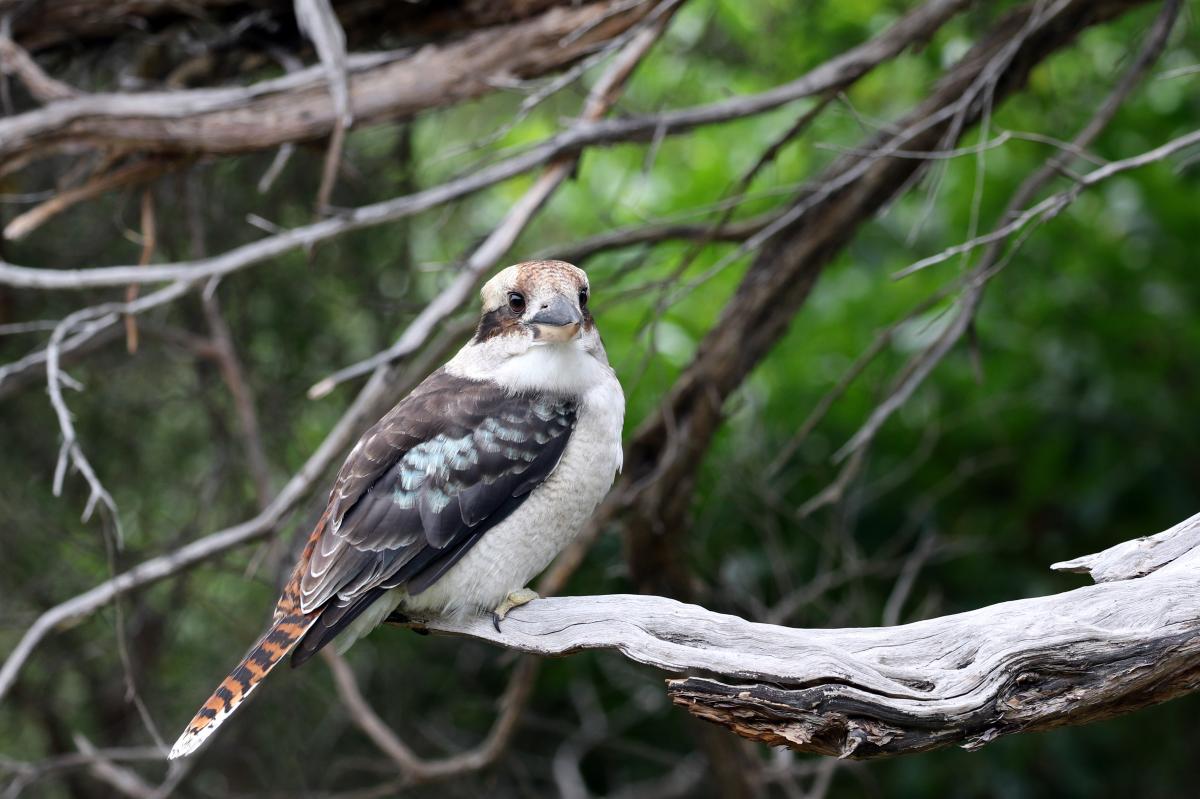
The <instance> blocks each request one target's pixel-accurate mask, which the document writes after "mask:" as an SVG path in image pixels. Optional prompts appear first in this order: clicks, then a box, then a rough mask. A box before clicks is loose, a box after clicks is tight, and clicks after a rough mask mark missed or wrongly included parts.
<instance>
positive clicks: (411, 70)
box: [0, 0, 655, 174]
mask: <svg viewBox="0 0 1200 799" xmlns="http://www.w3.org/2000/svg"><path fill="white" fill-rule="evenodd" d="M617 6H619V8H615V7H617ZM654 7H655V4H654V3H652V2H645V3H639V4H636V5H633V6H629V4H627V3H626V4H622V2H621V0H607V1H606V2H598V3H589V4H584V5H579V6H571V7H562V8H552V9H550V10H548V11H546V12H545V13H544V14H541V15H539V16H536V17H533V18H532V19H529V20H525V21H522V22H518V23H514V24H512V25H506V26H500V27H497V28H492V29H487V30H484V31H479V32H476V33H472V34H470V35H468V36H466V37H463V38H461V39H458V40H455V41H452V42H449V43H445V44H442V45H440V46H438V45H431V46H429V47H423V48H421V49H419V50H416V51H415V52H414V51H402V52H399V53H375V54H365V55H356V56H352V57H349V58H347V59H346V61H345V67H346V72H347V79H346V89H347V94H348V111H347V112H346V113H339V108H338V106H339V103H338V102H337V101H336V99H335V95H334V94H331V92H330V83H329V80H328V71H327V69H326V67H325V66H324V65H316V66H313V67H310V68H308V69H304V70H300V71H297V72H294V73H291V74H288V75H285V76H283V77H280V78H275V79H271V80H266V81H262V82H260V83H256V84H253V85H251V86H246V87H232V88H226V89H195V90H187V91H172V92H144V93H140V94H126V93H115V94H108V93H104V94H90V95H86V96H82V97H75V98H68V99H63V100H60V101H57V102H52V103H50V104H48V105H46V106H44V107H42V108H38V109H35V110H32V111H27V112H25V113H23V114H19V115H17V116H14V117H10V118H7V119H3V120H0V174H5V173H7V172H11V171H13V170H14V169H18V168H20V167H21V166H23V165H24V164H26V163H28V162H29V161H31V160H34V159H38V158H43V157H45V156H47V155H51V154H53V153H57V152H64V151H78V150H86V149H93V148H97V147H114V148H117V149H120V150H125V151H136V152H140V153H143V154H149V153H169V154H179V153H188V154H193V155H199V154H231V153H244V152H250V151H255V150H262V149H268V148H271V147H277V146H279V145H281V144H285V143H288V142H297V141H306V140H311V139H318V138H323V137H326V136H329V135H330V134H332V133H334V131H335V130H336V128H337V126H338V125H339V124H340V123H339V120H342V123H345V122H346V117H347V115H348V114H353V120H354V122H355V123H356V124H359V125H364V124H375V123H380V122H385V121H389V120H395V119H401V118H405V117H409V116H412V115H413V114H416V113H418V112H420V111H427V110H430V109H433V108H441V107H444V106H446V105H450V104H454V103H458V102H461V101H463V100H467V99H471V98H474V97H478V96H480V95H482V94H486V93H488V92H491V91H494V90H495V88H496V86H497V85H498V84H500V83H503V82H504V81H506V80H511V79H512V78H522V79H527V78H531V77H536V76H539V75H544V74H546V73H549V72H553V71H556V70H558V69H561V68H562V67H564V66H567V65H569V64H571V63H573V62H574V61H576V60H577V59H579V58H581V57H583V56H585V55H586V54H588V53H590V52H591V51H592V50H594V49H595V48H596V47H598V46H599V45H601V44H602V43H603V42H606V41H608V40H609V39H611V38H613V37H614V36H616V35H617V34H619V33H620V32H622V31H624V30H626V29H628V28H629V27H631V26H632V25H634V24H636V23H637V22H638V21H639V20H641V19H642V18H643V17H644V16H645V15H646V14H647V13H649V12H650V11H651V10H652V9H653V8H654ZM581 29H584V30H586V32H585V33H583V34H582V35H578V36H573V37H572V34H574V33H576V32H578V31H580V30H581Z"/></svg>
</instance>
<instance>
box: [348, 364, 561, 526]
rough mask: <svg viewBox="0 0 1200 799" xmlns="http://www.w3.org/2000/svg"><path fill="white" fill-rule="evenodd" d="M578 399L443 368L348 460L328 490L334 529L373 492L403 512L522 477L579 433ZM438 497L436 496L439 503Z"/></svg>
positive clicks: (364, 438)
mask: <svg viewBox="0 0 1200 799" xmlns="http://www.w3.org/2000/svg"><path fill="white" fill-rule="evenodd" d="M577 413H578V401H577V400H576V399H575V398H573V397H571V396H567V395H558V394H551V393H544V392H512V391H509V390H506V389H505V388H504V387H502V386H500V385H498V384H497V383H494V382H492V381H489V380H473V379H470V378H467V377H463V376H460V375H456V374H452V373H450V372H448V371H446V370H445V368H442V369H438V370H437V371H435V372H434V373H433V374H431V375H430V376H429V377H427V378H426V379H425V380H424V381H422V383H421V384H420V385H418V386H417V387H416V388H415V389H413V391H412V392H411V393H410V394H408V396H406V397H405V398H404V399H403V400H401V401H400V402H399V403H398V404H397V405H396V406H395V407H394V408H392V409H391V410H390V411H389V412H388V413H387V414H385V415H384V416H383V417H382V418H381V419H380V420H379V421H378V422H376V423H375V424H374V425H372V426H371V427H370V428H369V429H368V430H367V431H366V432H365V433H364V434H363V435H362V437H361V438H360V439H359V441H358V443H357V444H356V445H355V447H354V449H353V450H352V451H351V453H350V455H349V456H348V457H347V458H346V461H345V463H344V464H343V466H342V469H341V471H340V472H339V474H338V477H337V479H336V481H335V482H334V486H333V489H332V491H331V492H330V501H329V510H330V523H331V526H332V527H333V528H334V529H338V528H340V527H341V526H342V523H343V522H344V520H346V518H347V516H348V515H350V514H351V513H352V511H353V508H354V506H355V505H356V504H358V503H360V502H361V500H363V498H364V497H365V496H366V495H367V494H368V493H380V492H381V491H386V492H387V494H388V495H389V499H390V501H393V502H395V503H397V504H399V505H400V506H404V505H406V504H408V503H409V502H410V501H411V502H414V503H415V502H416V497H417V495H418V493H420V492H424V494H425V495H428V494H429V493H430V492H431V491H432V492H437V493H440V494H445V495H447V496H455V495H457V494H460V493H462V492H463V491H464V490H466V489H468V488H470V487H471V486H473V485H475V484H478V483H485V482H493V481H494V480H495V479H496V478H497V477H498V476H500V475H502V474H505V473H513V472H517V473H519V472H522V471H525V469H527V468H528V466H529V464H531V463H533V462H534V461H535V460H537V459H538V456H539V454H541V453H542V451H543V450H544V449H545V447H546V446H547V445H550V444H554V443H561V442H559V441H558V440H559V439H561V438H562V437H563V436H564V435H566V434H569V433H570V431H571V429H573V427H574V425H575V421H576V416H577ZM438 500H439V497H438V496H434V497H432V498H430V501H431V502H432V503H433V504H435V505H436V504H437V503H438Z"/></svg>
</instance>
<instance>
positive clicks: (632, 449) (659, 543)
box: [617, 0, 1143, 598]
mask: <svg viewBox="0 0 1200 799" xmlns="http://www.w3.org/2000/svg"><path fill="white" fill-rule="evenodd" d="M1142 2H1143V0H1108V1H1107V2H1092V1H1091V0H1075V2H1071V3H1069V4H1068V5H1067V6H1066V7H1065V8H1064V9H1062V11H1061V12H1060V13H1058V14H1057V15H1055V16H1054V17H1053V18H1052V19H1050V20H1048V21H1046V22H1044V23H1042V24H1040V25H1031V24H1030V21H1031V19H1033V18H1034V16H1035V15H1036V14H1037V13H1039V10H1040V11H1044V4H1040V3H1033V4H1030V5H1027V6H1024V7H1022V8H1019V9H1017V10H1015V11H1013V12H1012V13H1010V14H1008V15H1007V16H1005V17H1004V19H1003V20H1001V21H1000V22H999V23H998V24H997V25H996V27H995V28H994V29H993V30H992V31H991V33H990V34H988V35H987V36H985V37H983V38H982V39H981V40H980V41H979V42H978V43H977V44H976V45H975V46H974V47H973V48H972V49H971V50H970V52H968V53H967V55H966V56H965V57H964V58H963V59H962V60H961V61H960V62H959V63H958V64H957V65H956V66H955V67H953V68H952V69H951V70H949V72H948V73H947V74H946V76H945V77H944V78H943V79H942V80H941V81H940V82H939V84H938V86H937V87H936V88H935V89H934V91H933V92H932V93H931V94H930V96H929V97H928V99H926V100H925V101H924V102H922V103H921V104H920V105H919V106H918V107H917V108H915V109H914V110H913V111H912V112H911V113H909V114H908V115H907V116H906V117H904V118H903V119H902V120H900V121H899V122H898V123H896V124H895V125H894V126H893V128H894V129H895V130H898V131H900V132H899V133H897V134H892V133H890V132H885V133H883V134H879V135H876V136H872V137H871V138H869V139H868V140H867V141H865V142H864V143H862V144H861V145H860V146H859V147H858V148H857V149H856V150H854V153H853V154H851V155H847V156H844V157H842V158H840V159H839V160H838V161H837V162H835V163H834V164H833V165H832V166H831V167H830V168H829V169H828V170H826V172H825V173H824V174H823V175H822V176H821V177H820V178H819V179H818V180H817V181H815V182H814V183H813V184H812V187H811V188H810V189H808V190H806V191H805V192H803V193H802V194H801V195H800V197H799V198H798V200H797V202H796V204H795V206H794V211H795V212H796V213H795V215H794V218H793V219H792V220H791V221H790V222H789V223H788V224H787V225H786V227H784V228H783V229H782V230H781V231H780V232H779V233H778V234H777V235H776V236H774V237H773V238H771V239H770V240H769V241H767V242H766V244H765V246H764V247H763V248H762V250H761V251H760V252H759V253H758V255H757V257H756V258H755V259H754V261H753V263H752V264H751V266H750V267H749V269H748V270H747V272H746V275H745V277H744V278H743V280H742V282H741V284H740V285H739V287H738V289H737V292H736V293H735V294H734V296H733V297H732V299H730V300H729V302H728V303H726V305H725V311H724V313H723V314H722V315H721V318H720V319H719V320H718V322H717V324H715V325H714V326H713V327H712V329H711V331H710V332H709V333H708V335H707V336H706V337H705V338H704V340H703V341H702V342H701V344H700V346H699V348H698V350H697V354H696V356H695V359H694V360H693V362H692V363H691V364H690V366H689V367H688V368H687V369H686V370H685V372H684V373H683V374H682V375H681V376H680V378H679V379H678V380H677V381H676V383H675V385H674V386H673V387H672V389H671V392H670V393H669V394H668V395H667V397H666V398H665V399H664V401H663V403H662V405H661V407H660V409H659V410H658V412H656V413H655V414H654V415H653V416H651V417H650V418H648V419H647V420H646V421H645V422H644V423H643V424H642V426H641V427H640V428H639V429H638V430H637V432H636V434H635V435H634V437H633V440H632V441H631V442H630V444H629V446H628V448H627V451H626V458H625V472H624V477H623V479H622V483H621V486H620V492H621V493H620V494H619V495H618V500H617V501H618V502H619V503H620V504H621V505H622V506H623V507H622V509H621V510H622V515H623V517H624V520H625V522H626V526H625V530H626V548H627V552H628V560H629V565H630V572H631V575H632V577H633V579H634V583H635V584H636V585H637V586H638V588H639V590H643V591H647V592H652V593H666V594H670V595H673V596H677V597H680V598H687V597H688V596H689V595H690V587H689V583H688V575H687V572H686V565H685V564H686V558H684V557H683V556H682V555H681V553H682V552H683V551H684V550H685V547H684V545H683V543H682V539H683V538H684V537H685V536H686V531H687V524H686V523H685V521H684V520H686V519H687V518H688V508H689V506H690V503H691V499H692V492H693V488H694V482H695V477H696V472H697V470H698V468H699V466H700V464H701V462H702V459H703V454H704V452H705V451H706V450H707V448H708V445H709V442H710V441H711V440H712V436H713V433H714V432H715V431H716V429H717V427H718V426H719V424H720V423H721V421H722V408H723V406H724V403H725V400H726V399H728V397H729V396H730V394H731V393H732V392H733V391H734V390H735V389H736V388H737V387H738V386H739V385H741V383H742V381H743V380H744V379H745V377H746V376H747V375H748V374H749V373H750V372H751V371H752V370H753V369H754V368H755V367H756V366H757V365H758V364H759V362H760V361H762V359H763V358H764V357H765V356H766V355H767V353H769V352H770V350H771V349H772V348H773V347H774V346H775V344H776V342H778V341H779V340H780V339H781V338H782V337H783V335H784V333H785V332H786V331H787V328H788V326H789V325H790V323H791V321H792V319H793V318H795V316H796V314H797V313H798V312H799V310H800V308H801V307H802V306H803V305H804V302H805V301H806V300H807V298H808V296H809V294H810V292H811V291H812V289H813V287H814V286H815V285H816V282H817V279H818V278H819V277H820V275H821V273H822V272H823V270H824V269H825V267H827V266H828V265H829V264H830V263H831V262H832V261H833V259H834V258H836V257H837V255H838V254H839V253H841V252H842V251H843V248H844V247H845V245H846V243H847V242H848V241H849V240H850V239H851V238H852V237H853V236H854V235H855V234H856V233H857V232H858V230H859V228H861V227H862V226H863V225H864V224H866V223H867V222H869V221H870V220H871V219H873V218H874V216H875V214H876V213H878V212H879V210H880V209H881V208H883V207H884V206H885V205H886V204H887V203H888V202H889V201H890V200H891V199H892V197H893V196H894V195H895V194H896V192H897V191H899V190H900V189H901V188H902V187H904V186H907V185H909V182H910V180H911V179H912V178H913V177H914V176H915V175H916V173H917V172H918V171H919V170H921V169H922V168H923V166H924V165H925V163H926V162H925V161H923V160H921V159H914V158H894V157H887V156H886V154H883V155H880V154H879V153H880V152H881V151H886V150H888V149H902V150H907V151H917V152H920V151H929V150H936V149H939V148H945V147H953V146H954V144H955V143H956V142H957V141H958V139H959V138H960V137H961V135H962V134H963V133H964V132H966V131H967V130H968V129H969V128H970V127H971V126H972V125H974V123H975V122H976V121H977V120H978V119H979V117H980V114H981V113H982V112H983V110H984V109H985V108H986V107H987V106H988V105H990V104H998V103H1000V102H1001V101H1003V100H1004V99H1006V98H1007V97H1009V96H1010V95H1012V94H1013V93H1015V92H1016V91H1018V90H1019V89H1020V88H1021V87H1022V86H1024V84H1025V82H1026V80H1027V79H1028V77H1029V73H1030V70H1032V69H1033V68H1034V67H1035V66H1037V65H1038V64H1040V63H1042V62H1043V61H1044V60H1045V59H1046V58H1048V57H1049V56H1051V55H1053V54H1054V53H1056V52H1058V51H1059V50H1061V49H1062V48H1064V47H1065V46H1067V45H1069V44H1070V43H1071V42H1072V41H1074V39H1075V38H1076V37H1077V36H1078V35H1079V33H1080V32H1082V31H1083V30H1086V29H1087V28H1088V27H1090V26H1092V25H1096V24H1100V23H1103V22H1106V21H1108V20H1111V19H1113V18H1114V17H1117V16H1119V15H1121V14H1123V13H1124V12H1126V11H1128V10H1129V9H1131V8H1133V7H1136V6H1138V5H1140V4H1141V3H1142ZM1026 29H1031V30H1026ZM1023 31H1025V32H1026V33H1027V35H1024V37H1023V38H1022V32H1023ZM1017 41H1019V46H1017V47H1016V49H1015V52H1013V53H1012V54H1011V58H1010V59H1009V60H1008V61H1007V63H1001V62H999V61H998V60H997V59H998V57H1000V56H1001V55H1002V54H1003V53H1004V52H1005V51H1006V49H1007V48H1009V47H1010V46H1011V45H1012V44H1013V43H1014V42H1017ZM982 79H990V80H993V81H994V90H993V91H991V92H987V91H978V92H976V93H975V96H974V98H973V99H971V100H970V102H968V103H966V104H963V105H962V107H961V109H959V108H958V106H959V104H960V103H962V101H963V98H964V96H965V95H966V94H967V92H968V90H969V89H971V87H972V86H974V85H976V84H977V83H978V82H979V81H981V80H982ZM956 111H957V112H956Z"/></svg>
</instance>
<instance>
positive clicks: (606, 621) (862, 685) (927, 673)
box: [421, 515, 1200, 758]
mask: <svg viewBox="0 0 1200 799" xmlns="http://www.w3.org/2000/svg"><path fill="white" fill-rule="evenodd" d="M1054 568H1056V569H1059V570H1073V571H1074V570H1083V569H1095V570H1096V571H1094V572H1093V574H1095V575H1096V576H1097V579H1101V580H1107V581H1108V582H1103V583H1100V584H1097V585H1094V586H1089V587H1086V588H1079V589H1076V590H1074V591H1067V592H1065V593H1061V594H1054V595H1051V596H1045V597H1038V598H1034V599H1022V600H1017V601H1014V602H1004V603H1001V604H998V605H992V606H990V607H986V608H980V609H979V610H974V611H970V612H968V613H960V614H956V615H953V616H944V617H941V618H936V619H929V620H927V621H920V622H915V623H913V624H905V625H901V626H897V627H877V628H862V629H844V630H800V629H791V628H787V627H777V626H772V625H767V624H755V623H752V622H748V621H745V620H743V619H739V618H737V617H735V616H728V615H723V614H718V613H713V612H711V611H708V610H705V609H703V608H700V607H697V606H695V605H684V604H681V603H679V602H676V601H674V600H670V599H666V598H663V597H655V596H633V595H614V596H592V597H562V598H552V599H542V600H537V601H535V602H531V603H530V604H528V605H526V606H523V607H521V608H518V609H516V610H514V611H512V612H511V613H510V614H509V616H508V617H507V618H505V620H504V622H503V626H502V631H501V632H496V630H495V629H494V628H493V627H492V623H491V619H490V617H478V618H473V619H467V620H465V621H457V622H456V621H447V620H442V619H435V620H430V621H427V622H424V623H423V624H422V625H421V626H423V627H424V628H426V629H429V630H433V631H435V632H444V633H451V634H455V635H466V636H470V637H472V638H479V639H483V640H487V641H492V642H494V643H497V644H500V645H502V646H506V647H509V648H511V649H518V650H521V651H524V652H534V653H538V654H542V655H564V654H569V653H572V652H577V651H579V650H584V649H616V650H618V651H620V652H621V653H622V654H624V655H625V656H626V657H628V658H630V659H632V660H635V661H637V662H639V663H645V664H648V665H652V666H656V667H658V668H661V669H664V670H667V671H669V672H675V673H692V672H699V674H695V675H694V676H687V677H681V678H678V679H670V680H668V682H667V690H668V693H669V695H670V696H671V698H672V700H673V701H675V702H676V703H677V704H679V705H680V706H682V707H684V708H686V709H687V710H688V711H689V712H691V713H693V714H695V715H696V716H698V717H699V718H702V719H705V720H707V721H712V722H715V723H717V724H720V725H722V726H725V727H727V728H729V729H730V730H732V731H734V732H736V733H738V734H739V735H742V736H745V737H747V738H751V739H753V740H757V741H763V742H765V743H769V744H773V745H781V746H788V747H791V748H793V749H797V750H801V751H806V752H816V753H820V754H825V755H836V756H839V757H851V758H871V757H879V756H884V755H895V754H909V753H914V752H921V751H925V750H928V749H935V748H939V747H944V746H951V745H955V746H962V747H964V748H967V749H975V748H978V747H980V746H983V745H984V744H986V743H988V742H990V741H992V740H994V739H996V738H998V737H1000V736H1002V735H1008V734H1012V733H1018V732H1033V731H1037V730H1045V729H1050V728H1053V727H1061V726H1065V725H1080V724H1086V723H1089V722H1092V721H1096V720H1098V719H1104V718H1109V717H1111V716H1116V715H1121V714H1125V713H1130V712H1133V711H1135V710H1137V709H1139V708H1142V707H1145V706H1147V705H1152V704H1157V703H1161V702H1165V701H1167V700H1169V699H1173V698H1175V697H1178V696H1180V695H1182V694H1185V693H1188V692H1191V691H1195V690H1196V689H1197V688H1198V687H1200V515H1197V516H1193V517H1192V518H1190V519H1188V520H1187V521H1185V522H1183V523H1181V524H1179V525H1177V526H1176V527H1174V528H1172V529H1171V530H1168V531H1166V532H1164V533H1160V534H1159V535H1157V536H1154V537H1152V538H1148V539H1140V540H1139V541H1136V542H1129V543H1126V544H1121V545H1118V546H1116V547H1113V548H1112V549H1109V550H1107V551H1105V552H1101V553H1099V554H1098V555H1092V556H1089V557H1088V558H1081V559H1079V560H1076V561H1069V562H1066V563H1061V564H1055V566H1054Z"/></svg>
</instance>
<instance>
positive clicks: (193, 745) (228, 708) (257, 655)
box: [168, 602, 320, 760]
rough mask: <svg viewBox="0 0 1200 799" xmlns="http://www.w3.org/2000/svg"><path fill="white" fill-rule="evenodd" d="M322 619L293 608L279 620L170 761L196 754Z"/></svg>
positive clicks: (195, 719) (192, 726) (219, 690)
mask: <svg viewBox="0 0 1200 799" xmlns="http://www.w3.org/2000/svg"><path fill="white" fill-rule="evenodd" d="M280 604H281V605H282V604H283V602H281V603H280ZM319 615H320V613H319V612H313V613H309V614H307V615H306V614H302V613H301V612H300V611H299V608H293V609H292V611H291V612H289V613H285V614H283V615H281V616H280V617H279V618H277V619H276V620H275V623H274V624H272V625H271V629H269V630H267V632H266V634H265V635H263V637H262V638H260V639H259V640H258V643H256V644H255V645H254V646H253V647H252V648H251V649H250V651H249V652H248V653H247V654H246V657H244V658H242V662H241V663H239V664H238V665H237V668H235V669H234V670H233V671H232V672H230V674H229V676H228V677H226V678H225V679H224V680H223V681H222V682H221V685H220V686H219V687H218V688H217V690H216V691H214V692H213V695H212V696H210V697H209V698H208V701H207V702H205V703H204V705H203V706H202V707H201V708H200V710H199V711H198V712H197V713H196V715H195V716H194V717H193V718H192V721H191V723H190V724H188V725H187V729H185V730H184V731H183V735H180V736H179V740H178V741H176V742H175V745H174V746H173V747H171V754H170V755H168V757H169V758H170V759H172V760H174V759H175V758H177V757H184V756H186V755H190V754H191V753H192V752H194V751H196V749H197V748H198V747H199V746H200V744H202V743H204V741H205V739H207V738H208V736H210V735H212V734H213V732H215V731H216V729H217V727H219V726H221V724H222V723H224V721H225V720H226V719H227V718H229V717H230V715H232V714H233V711H235V710H237V709H238V707H239V706H240V705H241V704H242V702H244V701H245V699H246V697H248V696H249V695H250V694H251V692H253V691H254V689H255V688H256V687H257V686H258V684H259V682H260V681H262V679H263V677H266V676H267V675H268V674H270V673H271V669H273V668H275V666H276V665H278V663H279V661H281V660H283V658H284V656H285V655H287V653H288V652H291V651H292V649H293V648H294V647H295V646H296V644H297V643H299V642H300V639H301V638H303V637H304V634H305V633H306V632H308V629H309V628H310V627H312V625H313V624H314V623H315V622H316V620H317V617H318V616H319Z"/></svg>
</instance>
